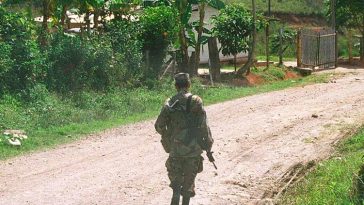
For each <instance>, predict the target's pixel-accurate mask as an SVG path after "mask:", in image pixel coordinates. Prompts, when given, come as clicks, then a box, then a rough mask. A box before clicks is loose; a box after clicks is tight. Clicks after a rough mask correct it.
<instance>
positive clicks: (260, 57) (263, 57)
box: [257, 55, 297, 63]
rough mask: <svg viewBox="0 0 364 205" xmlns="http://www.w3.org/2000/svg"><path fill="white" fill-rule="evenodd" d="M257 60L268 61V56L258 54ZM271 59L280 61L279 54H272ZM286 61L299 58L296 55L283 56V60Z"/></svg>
mask: <svg viewBox="0 0 364 205" xmlns="http://www.w3.org/2000/svg"><path fill="white" fill-rule="evenodd" d="M257 60H258V61H266V60H267V57H266V56H265V55H259V56H257ZM269 61H273V62H276V63H278V62H279V57H278V56H270V57H269ZM284 61H297V59H296V58H295V57H284V56H283V62H284Z"/></svg>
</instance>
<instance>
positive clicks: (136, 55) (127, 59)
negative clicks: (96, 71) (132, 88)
mask: <svg viewBox="0 0 364 205" xmlns="http://www.w3.org/2000/svg"><path fill="white" fill-rule="evenodd" d="M106 31H107V34H108V37H109V38H110V40H111V46H112V50H113V52H114V56H115V61H116V64H117V65H118V66H119V67H120V70H121V74H120V76H121V77H122V80H123V82H125V83H126V84H127V85H138V84H140V79H141V78H142V77H144V76H146V75H147V73H145V72H144V69H143V55H142V41H141V40H140V39H139V35H140V28H139V25H138V24H137V23H135V22H129V21H126V20H120V21H116V20H114V21H112V22H111V23H110V24H108V25H107V27H106Z"/></svg>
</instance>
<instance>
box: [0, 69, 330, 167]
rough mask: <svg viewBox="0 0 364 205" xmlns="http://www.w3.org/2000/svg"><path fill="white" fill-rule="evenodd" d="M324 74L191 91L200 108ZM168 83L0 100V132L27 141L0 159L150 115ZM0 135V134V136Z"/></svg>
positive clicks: (0, 150) (5, 148) (169, 91)
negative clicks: (18, 133)
mask: <svg viewBox="0 0 364 205" xmlns="http://www.w3.org/2000/svg"><path fill="white" fill-rule="evenodd" d="M328 78H329V75H327V74H325V75H312V76H309V77H305V78H300V79H295V80H284V81H275V82H269V83H267V84H263V85H259V86H256V87H227V86H219V87H204V86H202V85H201V84H199V83H198V82H195V83H193V88H192V92H193V93H195V94H197V95H200V96H201V97H202V98H203V99H204V103H205V105H210V104H214V103H218V102H222V101H226V100H232V99H236V98H240V97H244V96H249V95H254V94H258V93H264V92H269V91H275V90H281V89H285V88H288V87H294V86H303V85H308V84H313V83H321V82H325V81H327V79H328ZM173 93H174V89H173V85H172V82H165V83H163V84H161V85H160V86H159V87H156V88H155V89H153V90H150V89H146V88H140V89H134V90H116V91H110V92H108V93H94V92H84V93H79V94H70V95H69V96H68V97H67V96H66V97H65V96H62V97H60V96H58V95H57V94H54V93H49V92H48V91H47V90H46V89H45V88H44V87H43V86H38V87H36V88H35V89H34V90H33V91H32V93H31V95H30V96H31V99H30V101H29V102H21V101H19V100H17V98H16V97H12V96H4V97H3V98H2V99H0V110H1V112H0V119H2V120H1V121H0V131H1V133H2V131H3V130H4V129H22V130H25V131H26V133H27V135H28V136H29V139H27V140H26V141H24V143H23V145H22V146H21V147H19V148H14V147H11V146H9V145H7V144H5V142H4V140H3V141H2V142H0V160H4V159H7V158H9V157H13V156H17V155H21V154H24V153H28V152H30V151H34V150H40V149H45V148H52V147H55V146H56V145H58V144H62V143H67V142H70V141H74V140H77V139H80V138H81V137H82V136H85V135H87V134H90V133H93V132H97V131H101V130H104V129H108V128H112V127H116V126H120V125H123V124H128V123H133V122H138V121H142V120H146V119H151V118H153V117H155V116H156V115H157V114H158V113H159V110H160V108H161V105H162V104H163V102H164V100H165V99H166V98H167V97H169V96H171V95H173ZM0 137H1V135H0Z"/></svg>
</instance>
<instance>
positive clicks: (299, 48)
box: [296, 30, 302, 68]
mask: <svg viewBox="0 0 364 205" xmlns="http://www.w3.org/2000/svg"><path fill="white" fill-rule="evenodd" d="M296 47H297V67H298V68H301V67H302V39H301V30H298V32H297V45H296Z"/></svg>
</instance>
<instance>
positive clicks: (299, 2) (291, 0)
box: [226, 0, 325, 15]
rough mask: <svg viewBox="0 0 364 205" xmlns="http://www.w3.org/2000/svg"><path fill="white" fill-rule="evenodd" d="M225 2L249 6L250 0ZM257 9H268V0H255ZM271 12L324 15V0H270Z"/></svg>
mask: <svg viewBox="0 0 364 205" xmlns="http://www.w3.org/2000/svg"><path fill="white" fill-rule="evenodd" d="M226 3H243V4H245V5H246V6H248V7H251V0H226ZM256 4H257V9H258V10H259V11H261V12H265V11H267V10H268V0H256ZM271 10H272V12H278V13H290V14H305V15H324V14H325V3H324V0H271Z"/></svg>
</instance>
